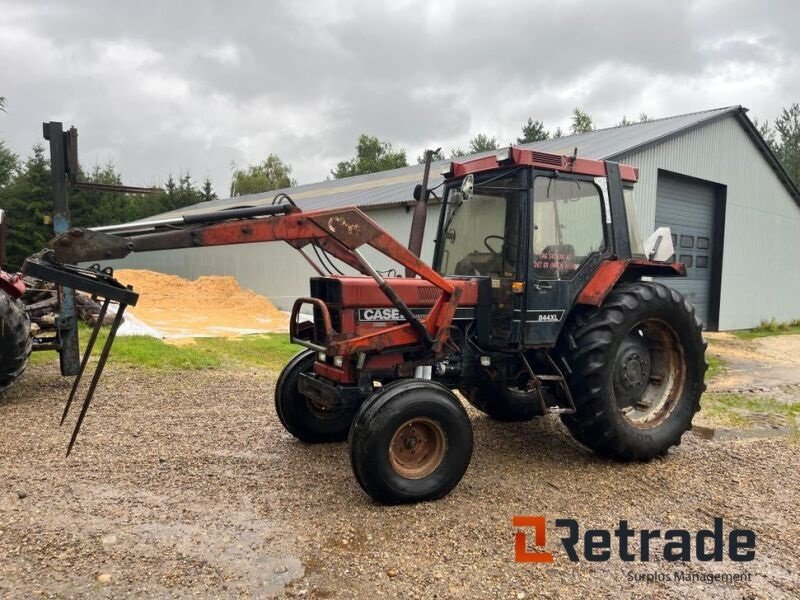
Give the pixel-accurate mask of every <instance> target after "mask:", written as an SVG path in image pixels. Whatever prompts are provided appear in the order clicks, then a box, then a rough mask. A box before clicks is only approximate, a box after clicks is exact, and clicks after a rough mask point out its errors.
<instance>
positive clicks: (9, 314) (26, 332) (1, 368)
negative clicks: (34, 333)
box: [0, 291, 33, 392]
mask: <svg viewBox="0 0 800 600" xmlns="http://www.w3.org/2000/svg"><path fill="white" fill-rule="evenodd" d="M32 346H33V340H32V339H31V323H30V320H29V319H28V314H27V313H26V312H25V310H24V309H23V307H22V304H20V302H19V301H18V300H14V299H13V298H12V297H11V296H9V295H8V294H6V293H5V292H2V291H0V392H4V391H6V390H7V389H8V388H10V387H11V386H12V385H14V383H15V382H16V381H17V379H18V378H19V376H20V375H22V373H23V371H25V367H27V366H28V357H30V355H31V347H32Z"/></svg>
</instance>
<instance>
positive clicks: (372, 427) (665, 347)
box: [25, 147, 706, 503]
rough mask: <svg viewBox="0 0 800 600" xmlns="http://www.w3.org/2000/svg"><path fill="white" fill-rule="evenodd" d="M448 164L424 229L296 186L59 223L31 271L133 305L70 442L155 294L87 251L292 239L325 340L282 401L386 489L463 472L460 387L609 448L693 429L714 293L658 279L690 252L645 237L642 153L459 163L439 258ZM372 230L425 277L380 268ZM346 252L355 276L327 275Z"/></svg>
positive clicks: (304, 359) (396, 498)
mask: <svg viewBox="0 0 800 600" xmlns="http://www.w3.org/2000/svg"><path fill="white" fill-rule="evenodd" d="M429 166H430V155H429V156H428V164H427V165H426V171H425V178H424V179H423V185H422V186H420V187H418V191H419V193H416V192H415V195H417V196H418V200H419V201H418V203H417V207H416V209H415V213H414V221H413V223H412V234H411V243H410V244H409V247H406V246H404V245H402V244H401V243H399V242H398V241H397V240H395V239H394V238H392V237H391V236H390V235H389V234H388V233H386V232H385V231H384V230H383V229H381V228H380V227H379V226H378V225H377V224H376V223H375V222H374V221H372V220H371V219H370V218H369V217H368V216H367V215H365V214H364V213H363V212H361V211H360V210H359V209H357V208H344V209H340V208H337V209H329V210H316V211H312V212H303V211H302V210H300V208H298V207H297V206H295V205H294V203H293V202H291V199H290V198H288V196H286V195H285V194H281V195H279V196H278V197H276V200H275V201H274V202H273V205H272V206H267V207H255V208H253V207H244V208H238V209H232V210H225V211H221V212H217V213H213V214H205V215H192V216H186V217H182V218H176V219H168V220H162V221H152V222H149V223H140V224H136V225H128V226H112V227H105V228H97V229H94V230H89V229H73V230H71V231H69V232H67V233H65V234H62V235H61V236H58V237H56V238H55V239H54V240H53V243H52V247H51V249H49V250H47V251H45V252H44V253H43V254H41V255H40V256H37V257H34V258H31V259H29V260H28V261H27V263H26V266H25V270H26V272H28V273H30V274H31V275H34V276H36V277H40V278H42V279H46V280H50V281H55V282H56V283H58V284H60V285H65V286H69V287H72V288H75V289H83V290H86V291H89V292H91V293H93V294H95V295H97V296H101V297H104V298H106V303H105V305H104V306H107V305H108V303H109V302H118V303H119V304H120V309H119V311H118V313H117V320H116V322H115V325H114V326H112V330H111V333H110V335H109V338H108V342H107V344H106V347H105V348H104V351H103V355H102V356H101V358H100V361H99V366H98V371H96V372H95V375H94V378H93V380H92V384H91V386H90V388H89V392H88V394H87V396H86V398H85V400H84V403H83V407H82V410H81V413H80V416H79V417H78V422H77V425H76V427H75V430H74V432H73V438H72V440H71V442H70V448H71V447H72V444H73V443H74V441H75V436H76V435H77V432H78V429H79V427H80V423H81V422H82V420H83V417H84V415H85V413H86V410H87V408H88V405H89V401H90V399H91V395H92V393H93V391H94V388H95V387H96V385H97V379H98V378H99V375H100V373H99V371H100V370H102V367H103V364H104V363H105V358H106V357H107V355H108V351H109V350H110V347H111V343H112V341H113V337H114V333H115V331H116V326H117V324H118V322H119V320H120V319H121V314H122V312H123V310H124V308H125V306H126V305H127V304H134V303H135V302H136V298H137V296H136V294H135V292H133V291H132V290H130V289H126V288H124V287H123V286H121V285H120V284H119V283H117V282H116V280H114V279H113V274H112V273H111V272H110V270H109V269H106V270H101V268H100V267H99V266H97V265H95V266H94V267H91V268H88V269H87V268H80V267H75V266H72V265H73V264H75V263H79V262H87V261H101V260H107V259H117V258H122V257H124V256H126V255H127V254H129V253H131V252H145V251H149V250H162V249H167V248H191V247H198V246H214V245H226V244H241V243H250V242H265V241H273V240H283V241H285V242H287V243H289V244H290V245H292V246H294V247H295V248H297V249H298V250H299V251H301V252H302V253H303V254H304V256H306V258H308V259H309V262H310V263H311V264H312V265H314V266H315V268H316V269H317V271H318V272H319V273H320V275H319V276H318V277H314V278H312V279H311V289H310V295H309V296H308V297H307V298H300V299H298V300H297V302H296V303H295V305H294V308H293V311H292V319H291V326H290V336H291V340H292V341H293V342H295V343H297V344H300V345H301V346H304V347H305V348H306V350H304V351H302V352H301V353H300V354H298V355H297V356H295V358H294V359H292V361H291V362H290V363H289V364H288V365H287V366H286V367H285V368H284V370H283V372H282V373H281V375H280V378H279V380H278V383H277V389H276V392H275V408H276V410H277V414H278V417H279V419H280V421H281V423H282V424H283V426H284V427H285V428H286V430H287V431H289V432H290V433H291V434H292V435H294V436H295V437H296V438H298V439H299V440H302V441H304V442H307V443H324V442H340V441H344V440H348V441H349V449H350V459H351V462H352V467H353V471H354V473H355V476H356V479H357V480H358V482H359V483H360V484H361V486H362V488H363V489H364V490H365V491H366V492H367V493H368V494H369V495H370V496H372V497H373V498H374V499H375V500H377V501H379V502H382V503H404V502H417V501H422V500H433V499H436V498H440V497H442V496H444V495H445V494H447V493H448V492H450V491H451V490H452V489H453V488H454V487H455V486H456V485H457V484H458V482H459V481H460V480H461V478H462V476H463V475H464V473H465V471H466V470H467V467H468V465H469V462H470V457H471V455H472V445H473V440H472V425H471V423H470V419H469V417H468V416H467V412H466V411H465V409H464V407H463V405H462V403H461V401H460V400H459V398H458V397H457V396H456V391H458V392H460V393H461V394H462V395H463V397H464V398H465V399H466V400H467V401H468V402H469V403H470V404H471V405H472V406H474V407H475V408H477V409H478V410H480V411H482V412H484V413H486V414H487V415H489V416H490V417H492V418H494V419H498V420H501V421H526V420H529V419H533V418H535V417H539V416H543V415H547V414H553V413H554V414H558V415H560V418H561V419H562V420H563V422H564V424H565V425H566V427H567V429H568V430H569V431H570V433H571V434H572V435H573V436H574V437H575V439H577V440H578V441H579V442H580V443H581V444H583V445H584V446H586V447H588V448H590V449H592V450H593V451H595V452H596V453H597V454H599V455H602V456H605V457H610V458H614V459H619V460H623V461H635V460H648V459H650V458H653V457H654V456H658V455H662V454H664V453H666V452H667V451H668V450H669V448H670V447H672V446H675V445H677V444H679V443H680V440H681V436H682V434H683V433H684V432H685V431H687V430H688V429H689V428H690V427H691V423H692V418H693V416H694V414H695V413H696V412H697V410H698V409H699V401H700V396H701V394H702V392H703V390H704V389H705V386H704V383H703V379H704V374H705V370H706V363H705V359H704V352H705V342H704V340H703V337H702V332H701V329H702V326H701V323H700V321H699V320H698V319H697V318H696V317H695V311H694V308H693V307H692V306H691V305H690V304H688V303H687V302H686V300H685V299H684V298H683V297H682V296H681V295H680V294H679V293H678V292H676V291H674V290H672V289H670V288H669V287H667V286H665V285H663V284H661V283H656V282H654V281H651V280H650V278H652V277H659V278H661V277H669V276H682V275H685V268H684V266H683V265H681V264H676V263H670V262H660V261H657V260H653V258H654V257H659V256H660V257H667V256H671V255H672V254H673V252H672V248H671V240H670V236H669V235H668V234H667V235H666V236H664V235H661V236H657V239H656V242H655V244H653V243H649V246H650V248H649V249H648V250H649V255H646V254H645V249H644V247H643V244H642V241H641V238H640V237H639V235H638V233H637V225H636V219H635V218H634V215H633V202H632V196H631V190H632V187H633V184H634V182H635V180H636V170H635V169H634V168H633V167H630V166H625V165H618V164H616V163H613V162H607V161H596V160H588V159H582V158H578V157H577V156H575V155H573V156H560V155H553V154H545V153H541V152H536V151H531V150H528V149H522V148H515V147H514V148H507V149H505V150H502V151H500V152H498V153H497V154H496V155H491V156H488V157H484V158H476V159H473V160H466V161H465V162H460V163H458V162H456V163H451V164H449V166H447V168H446V170H445V172H443V175H444V177H445V180H444V188H443V191H442V197H441V202H442V206H441V211H440V217H439V224H438V234H437V236H436V247H435V255H434V259H433V265H432V266H428V265H427V264H425V263H424V262H422V261H421V260H420V259H419V258H418V255H419V250H420V246H421V239H422V235H421V234H422V231H423V228H424V222H425V211H426V202H427V199H428V196H429V194H430V193H431V191H429V190H428V189H427V178H428V176H427V174H428V168H429ZM648 242H650V241H648ZM659 244H661V247H660V248H659V247H658V246H659ZM366 246H370V247H371V248H372V249H374V250H376V251H378V252H380V253H382V254H384V255H386V256H388V257H390V258H391V259H393V260H394V261H395V262H397V263H398V264H399V265H400V266H401V267H403V268H404V269H405V270H406V272H405V276H402V277H400V276H392V277H389V276H385V275H382V274H381V273H379V272H378V271H377V270H376V269H375V268H374V267H373V265H372V264H371V263H370V262H369V261H368V259H367V257H366V256H365V254H364V253H362V248H364V247H366ZM306 250H312V251H313V254H316V257H317V258H318V260H319V263H317V262H315V261H313V260H312V259H311V254H309V253H306ZM331 257H333V258H334V259H336V261H338V262H339V263H343V264H344V265H346V266H347V267H349V268H350V269H352V271H353V272H354V273H355V274H353V275H344V274H338V273H337V274H329V273H326V269H328V268H330V267H331V266H334V267H335V266H336V263H334V262H333V261H332V260H331ZM326 258H327V262H326V261H325V260H324V259H326ZM265 260H266V258H265ZM326 264H327V265H328V266H327V267H326V266H325V265H326ZM301 312H305V313H310V314H312V315H313V319H312V320H311V321H307V320H302V319H301V318H300V314H301ZM102 320H103V319H102V315H101V318H100V319H98V323H100V322H102ZM98 327H99V325H98ZM95 336H96V331H95V333H93V335H92V338H91V339H90V340H89V349H88V350H87V356H85V357H84V360H83V363H82V365H81V374H82V373H83V370H84V368H85V366H86V362H87V360H88V353H89V352H91V347H92V346H93V345H94V341H95ZM77 386H78V382H77V381H76V383H75V387H74V388H73V393H72V394H71V396H70V401H69V402H71V401H72V398H73V397H74V395H75V390H76V389H77ZM69 402H68V406H67V409H68V408H69ZM65 414H66V410H65Z"/></svg>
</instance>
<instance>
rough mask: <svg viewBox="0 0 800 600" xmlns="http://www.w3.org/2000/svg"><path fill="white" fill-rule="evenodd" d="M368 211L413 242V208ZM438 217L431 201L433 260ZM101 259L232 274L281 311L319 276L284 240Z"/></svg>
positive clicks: (426, 249) (122, 265) (376, 256)
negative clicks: (410, 234) (121, 258)
mask: <svg viewBox="0 0 800 600" xmlns="http://www.w3.org/2000/svg"><path fill="white" fill-rule="evenodd" d="M367 214H369V216H370V217H371V218H373V219H374V220H375V221H376V222H377V223H378V224H380V225H381V226H382V227H383V228H385V229H386V230H387V231H389V233H391V234H392V235H393V236H395V237H396V238H397V239H398V240H400V241H401V242H403V243H404V244H405V243H406V242H407V241H408V233H409V229H410V227H411V212H409V211H407V210H406V208H405V207H402V206H398V207H392V208H385V209H375V210H370V211H367ZM438 219H439V206H438V205H431V206H430V207H429V210H428V227H427V228H426V230H425V241H424V245H423V252H422V258H423V259H424V260H426V261H431V260H432V259H433V239H434V237H435V234H436V225H437V223H438ZM311 254H312V256H313V253H311ZM364 255H365V256H366V257H367V259H368V260H369V261H370V262H371V263H373V264H374V265H375V266H376V268H377V269H379V270H386V269H390V268H393V267H394V268H397V269H398V270H399V268H398V266H397V264H396V263H394V262H393V261H391V260H389V259H387V258H385V257H383V255H381V254H380V253H378V252H376V251H374V250H372V249H371V248H367V249H366V250H365V251H364ZM102 264H103V266H111V267H113V268H114V269H150V270H152V271H159V272H162V273H170V274H173V275H180V276H181V277H186V278H188V279H195V278H197V277H200V276H201V275H233V276H234V277H235V278H236V280H237V281H238V282H239V285H241V286H242V287H243V288H246V289H250V290H253V291H254V292H256V293H258V294H262V295H264V296H266V297H268V298H269V299H270V300H271V301H272V302H273V303H274V304H275V305H276V306H277V307H278V308H280V309H281V310H290V309H291V307H292V304H293V303H294V301H295V299H296V298H297V297H298V296H307V295H308V292H309V289H308V279H309V277H313V276H314V275H316V272H315V271H314V270H313V269H312V268H311V267H310V266H309V264H308V263H307V262H306V261H305V259H304V258H303V257H302V256H301V255H300V253H299V252H297V251H296V250H295V249H294V248H291V247H290V246H288V245H286V244H284V243H281V242H274V243H259V244H242V245H239V246H217V247H214V248H187V249H181V250H162V251H158V252H147V253H142V254H133V255H130V256H128V257H127V258H125V259H123V260H113V261H106V262H104V263H102ZM400 274H402V273H400Z"/></svg>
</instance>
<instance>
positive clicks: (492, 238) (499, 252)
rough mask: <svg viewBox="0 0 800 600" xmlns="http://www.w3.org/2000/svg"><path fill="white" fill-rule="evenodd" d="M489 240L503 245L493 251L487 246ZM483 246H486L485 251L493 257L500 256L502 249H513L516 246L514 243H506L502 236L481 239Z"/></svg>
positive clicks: (489, 236)
mask: <svg viewBox="0 0 800 600" xmlns="http://www.w3.org/2000/svg"><path fill="white" fill-rule="evenodd" d="M489 240H500V241H501V242H503V245H502V246H501V247H500V250H495V249H494V248H492V247H491V246H490V245H489ZM483 245H484V246H486V249H487V250H488V251H489V252H491V253H492V254H494V255H501V254H502V253H503V248H504V247H505V246H506V245H507V246H508V247H509V248H511V249H513V248H514V247H515V246H516V244H515V243H514V242H508V241H506V238H504V237H503V236H502V235H487V236H486V237H485V238H483Z"/></svg>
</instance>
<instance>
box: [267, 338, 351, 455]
mask: <svg viewBox="0 0 800 600" xmlns="http://www.w3.org/2000/svg"><path fill="white" fill-rule="evenodd" d="M315 360H316V353H315V352H314V351H313V350H304V351H303V352H300V353H299V354H297V355H295V357H294V358H292V360H290V361H289V364H287V365H286V366H285V367H284V369H283V371H282V372H281V375H280V377H278V383H277V384H276V385H275V412H277V413H278V419H280V421H281V424H282V425H283V426H284V428H285V429H286V431H288V432H289V433H291V434H292V435H293V436H294V437H296V438H297V439H299V440H301V441H303V442H308V443H322V442H342V441H344V440H346V439H347V434H348V432H349V431H350V423H352V421H353V416H354V415H355V413H356V408H355V407H353V406H350V405H348V404H344V403H340V404H338V405H336V406H328V405H325V404H322V403H319V402H316V401H315V400H314V399H313V398H309V397H307V396H304V395H303V394H301V393H300V390H299V389H298V387H297V386H298V378H299V377H300V374H301V373H309V372H311V370H312V368H313V366H314V361H315Z"/></svg>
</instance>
